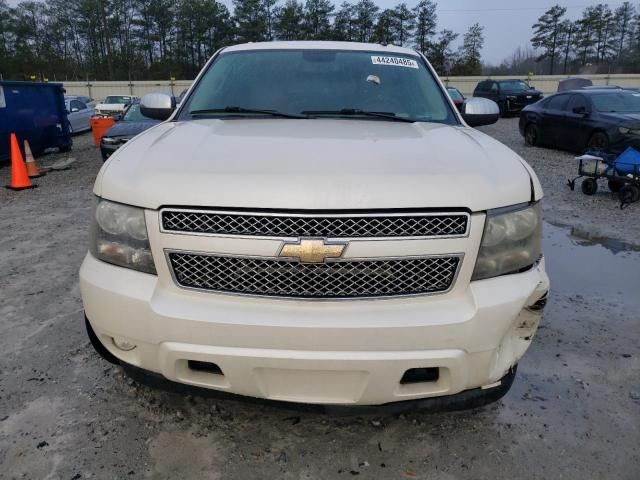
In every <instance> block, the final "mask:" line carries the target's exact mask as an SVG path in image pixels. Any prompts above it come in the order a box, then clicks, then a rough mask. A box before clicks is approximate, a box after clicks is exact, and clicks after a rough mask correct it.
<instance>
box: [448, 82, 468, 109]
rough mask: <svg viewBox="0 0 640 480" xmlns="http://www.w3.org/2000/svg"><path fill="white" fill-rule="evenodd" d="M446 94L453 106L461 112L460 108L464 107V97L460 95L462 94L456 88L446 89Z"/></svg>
mask: <svg viewBox="0 0 640 480" xmlns="http://www.w3.org/2000/svg"><path fill="white" fill-rule="evenodd" d="M447 93H448V94H449V96H450V97H451V100H452V101H453V104H454V105H455V106H456V108H457V109H458V110H459V111H460V112H462V106H463V105H464V95H463V94H462V92H461V91H460V90H458V89H457V88H456V87H447Z"/></svg>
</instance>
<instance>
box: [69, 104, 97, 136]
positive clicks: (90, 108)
mask: <svg viewBox="0 0 640 480" xmlns="http://www.w3.org/2000/svg"><path fill="white" fill-rule="evenodd" d="M64 103H65V107H66V109H67V119H68V120H69V130H70V132H71V133H78V132H84V131H85V130H90V129H91V125H90V124H89V120H90V119H91V117H92V116H93V115H94V114H95V108H94V105H92V104H91V103H89V104H87V103H85V102H84V101H83V100H81V99H80V98H79V97H72V96H66V97H64Z"/></svg>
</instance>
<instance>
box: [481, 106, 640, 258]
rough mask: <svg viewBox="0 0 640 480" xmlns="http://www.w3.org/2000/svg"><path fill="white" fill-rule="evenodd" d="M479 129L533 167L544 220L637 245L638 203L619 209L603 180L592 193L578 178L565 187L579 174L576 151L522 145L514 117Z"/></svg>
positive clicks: (639, 243) (639, 226) (589, 235)
mask: <svg viewBox="0 0 640 480" xmlns="http://www.w3.org/2000/svg"><path fill="white" fill-rule="evenodd" d="M480 130H482V131H483V132H485V133H487V134H488V135H491V136H492V137H495V138H496V139H498V140H500V141H501V142H502V143H504V144H505V145H507V146H509V147H510V148H511V149H513V150H515V151H516V152H517V153H518V154H519V155H520V156H521V157H522V158H524V159H525V160H526V161H527V162H528V163H529V165H531V166H532V167H533V169H534V170H535V171H536V173H537V175H538V178H539V179H540V182H542V186H543V188H544V194H545V200H544V212H545V218H546V220H547V221H549V222H552V223H555V224H560V225H569V226H571V227H573V228H574V229H575V230H574V233H576V234H578V235H581V236H585V237H587V238H591V239H594V240H598V239H601V238H607V237H610V238H615V239H618V240H621V241H625V242H628V243H630V244H632V245H635V246H640V221H639V220H640V203H637V204H635V205H632V206H630V207H628V208H626V209H624V210H620V201H619V200H618V196H617V194H614V193H612V192H611V191H609V188H608V187H607V184H606V181H602V180H601V181H600V182H599V185H598V186H599V188H598V193H596V195H594V196H592V197H589V196H587V195H584V194H583V193H582V191H581V190H580V180H579V181H578V182H577V183H576V189H575V191H571V190H570V189H569V187H567V180H568V179H569V178H574V177H576V176H577V174H578V173H577V172H578V162H577V161H576V160H575V157H576V154H574V153H569V152H563V151H560V150H552V149H549V148H539V147H529V146H527V145H525V143H524V139H523V137H522V136H521V135H520V132H519V130H518V119H517V118H506V119H501V120H500V121H499V122H498V123H496V124H494V125H490V126H488V127H482V128H480Z"/></svg>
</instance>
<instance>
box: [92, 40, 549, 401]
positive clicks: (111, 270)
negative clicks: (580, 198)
mask: <svg viewBox="0 0 640 480" xmlns="http://www.w3.org/2000/svg"><path fill="white" fill-rule="evenodd" d="M141 107H142V108H141V109H142V112H143V113H144V114H145V115H147V116H150V117H153V118H157V119H158V120H165V121H164V122H163V123H160V124H158V125H156V126H155V127H153V128H151V129H149V130H147V131H146V132H143V133H141V134H140V135H138V136H136V137H135V138H133V139H132V140H130V141H129V142H128V143H127V144H126V145H125V146H124V147H123V148H121V149H119V150H117V151H116V152H115V153H114V154H113V155H112V156H111V158H110V159H109V161H108V162H106V163H105V164H104V166H103V168H102V170H101V171H100V173H99V174H98V180H97V181H96V183H95V186H94V193H95V194H96V196H97V197H98V200H97V202H96V210H95V214H94V215H93V226H92V240H91V243H90V244H91V247H90V253H88V255H87V256H86V257H85V260H84V262H83V265H82V267H81V270H80V289H81V292H82V298H83V302H84V308H85V312H86V318H87V319H88V320H87V321H86V327H87V330H88V334H89V338H90V339H91V341H92V343H93V345H94V346H95V348H96V350H97V351H98V352H100V353H101V354H102V355H103V356H104V357H105V358H107V359H108V360H110V361H112V362H115V363H117V364H120V365H122V366H123V367H124V368H125V371H127V372H128V373H130V374H132V375H136V376H137V378H147V379H149V378H155V379H160V380H163V379H164V380H167V379H169V380H172V381H174V382H179V383H183V384H188V385H191V386H197V387H201V388H208V389H213V390H222V391H224V392H229V393H236V394H241V395H248V396H251V397H259V398H266V399H271V400H281V401H289V402H301V403H312V404H342V405H344V404H347V405H353V404H364V405H378V404H387V403H392V402H393V403H394V404H393V405H392V407H391V408H394V409H396V410H398V409H402V408H406V406H407V404H406V403H402V404H397V402H402V401H411V400H413V401H419V402H420V403H419V405H426V404H427V403H429V401H430V400H429V397H441V396H446V398H444V399H442V398H440V399H436V400H431V402H432V405H444V404H448V405H449V406H450V407H457V408H460V407H462V406H466V407H471V406H474V407H475V406H478V405H481V404H484V403H488V402H491V401H494V400H496V399H498V398H500V397H501V396H502V395H504V394H505V393H506V391H507V390H508V389H509V388H510V386H511V383H512V381H513V379H514V376H515V370H516V365H517V363H518V361H519V360H520V358H521V357H522V355H523V354H524V353H525V351H526V350H527V348H528V347H529V345H530V344H531V341H532V338H533V335H534V334H535V332H536V329H537V326H538V321H539V318H540V313H541V310H542V309H543V307H544V305H545V303H546V296H547V291H548V286H549V283H548V278H547V275H546V273H545V264H544V260H543V258H542V252H541V248H540V243H541V236H542V218H541V216H540V215H541V205H540V200H541V197H542V189H541V187H540V182H539V181H538V179H537V177H536V175H535V173H534V172H533V170H532V169H531V168H530V167H529V166H528V165H527V164H526V163H525V161H524V160H523V159H522V158H520V157H519V156H518V155H517V154H516V153H514V152H513V151H511V150H509V149H508V148H507V147H505V146H504V145H502V144H500V143H499V142H498V141H496V140H494V139H493V138H491V137H489V136H488V135H486V134H484V133H482V132H480V131H478V130H475V129H474V128H471V127H470V125H475V126H478V125H486V124H490V123H495V122H496V121H497V120H498V113H499V110H498V107H497V105H496V104H495V103H494V102H491V101H489V100H487V99H484V98H470V99H467V101H466V102H465V105H464V109H463V113H462V114H460V113H459V112H458V111H457V110H456V109H455V108H454V107H453V105H452V104H451V102H450V101H449V100H448V98H447V92H446V90H445V89H444V88H443V87H441V84H440V82H439V81H438V77H437V74H436V73H435V71H434V70H433V69H432V68H431V66H430V65H429V63H428V62H427V60H426V58H425V57H424V56H423V55H421V54H420V53H417V52H416V51H414V50H411V49H407V48H402V47H398V46H394V45H385V46H382V45H378V44H355V43H348V42H316V41H312V42H268V43H249V44H244V45H235V46H231V47H228V48H223V49H222V50H220V51H218V52H217V53H216V54H215V55H214V56H213V57H212V58H211V59H210V60H209V62H207V64H206V65H205V66H204V69H203V71H202V72H201V73H200V74H199V76H198V77H197V79H196V81H195V84H194V87H193V88H192V89H191V90H190V91H189V93H188V94H187V96H186V97H185V98H184V100H183V102H182V103H181V106H180V107H179V108H178V109H176V108H175V99H174V98H173V97H171V96H169V95H165V94H161V93H153V94H148V95H145V96H144V98H143V99H142V101H141ZM410 405H411V403H410ZM413 405H414V406H415V404H413Z"/></svg>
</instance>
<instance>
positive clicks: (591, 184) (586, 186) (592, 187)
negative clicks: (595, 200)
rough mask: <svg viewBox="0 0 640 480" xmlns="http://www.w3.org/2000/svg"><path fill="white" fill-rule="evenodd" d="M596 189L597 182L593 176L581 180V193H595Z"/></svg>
mask: <svg viewBox="0 0 640 480" xmlns="http://www.w3.org/2000/svg"><path fill="white" fill-rule="evenodd" d="M597 191H598V182H596V180H595V178H585V179H584V180H583V181H582V193H584V194H585V195H595V194H596V192H597Z"/></svg>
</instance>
